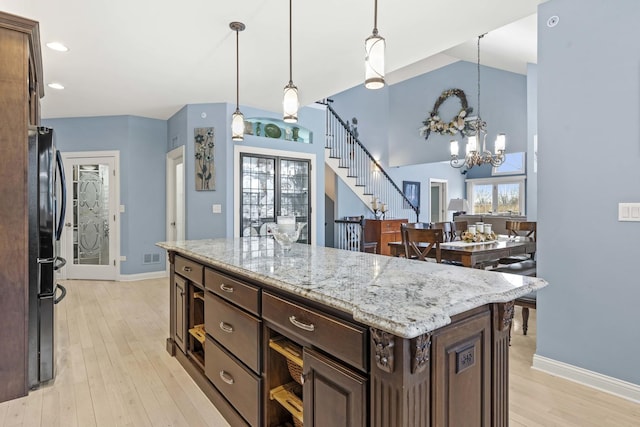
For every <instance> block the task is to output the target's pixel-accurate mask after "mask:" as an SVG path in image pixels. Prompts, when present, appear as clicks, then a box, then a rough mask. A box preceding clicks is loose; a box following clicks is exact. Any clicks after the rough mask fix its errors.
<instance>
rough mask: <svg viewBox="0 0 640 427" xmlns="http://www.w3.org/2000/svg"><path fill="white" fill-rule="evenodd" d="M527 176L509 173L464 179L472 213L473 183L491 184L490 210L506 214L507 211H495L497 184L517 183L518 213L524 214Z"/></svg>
mask: <svg viewBox="0 0 640 427" xmlns="http://www.w3.org/2000/svg"><path fill="white" fill-rule="evenodd" d="M526 181H527V176H526V175H509V176H501V177H493V178H472V179H467V180H465V182H466V184H467V200H468V202H469V208H470V209H471V213H472V214H476V212H475V209H474V206H475V205H474V200H473V196H474V193H473V187H474V186H475V185H491V186H492V191H491V211H492V213H493V214H494V215H501V214H503V213H504V214H506V213H507V212H497V208H498V196H497V193H498V185H500V184H518V185H519V187H520V194H519V201H520V203H519V208H520V212H518V215H526V212H525V197H526V190H527V185H526Z"/></svg>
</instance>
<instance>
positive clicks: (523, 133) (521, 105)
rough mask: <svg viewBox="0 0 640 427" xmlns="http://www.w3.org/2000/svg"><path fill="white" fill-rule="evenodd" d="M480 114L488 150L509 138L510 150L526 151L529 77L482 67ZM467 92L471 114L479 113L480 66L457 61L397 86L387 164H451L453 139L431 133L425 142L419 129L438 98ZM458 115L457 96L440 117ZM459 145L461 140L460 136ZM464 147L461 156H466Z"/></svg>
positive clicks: (391, 110) (391, 101)
mask: <svg viewBox="0 0 640 427" xmlns="http://www.w3.org/2000/svg"><path fill="white" fill-rule="evenodd" d="M480 75H481V85H482V87H481V100H480V101H481V106H480V108H481V111H480V113H481V116H482V118H483V120H485V121H486V122H487V132H488V135H487V148H489V149H490V150H493V144H494V141H495V139H496V135H497V134H498V133H500V132H504V133H506V134H507V151H508V152H518V151H526V149H527V120H526V105H527V104H526V99H527V90H526V78H525V76H523V75H520V74H515V73H510V72H508V71H502V70H498V69H495V68H490V67H484V66H482V67H481V72H480ZM452 88H459V89H462V90H463V91H464V93H465V94H466V96H467V101H468V103H469V106H470V107H473V113H472V115H475V114H476V113H477V112H478V111H477V110H478V105H477V104H478V101H477V65H476V64H473V63H470V62H466V61H459V62H456V63H454V64H451V65H448V66H446V67H443V68H440V69H438V70H435V71H432V72H429V73H426V74H423V75H420V76H417V77H414V78H412V79H409V80H405V81H403V82H400V83H397V84H395V85H393V86H391V88H390V94H389V133H388V135H389V147H390V148H389V164H390V165H391V166H405V165H411V164H418V163H432V162H440V161H445V160H446V161H448V160H449V158H450V152H449V141H450V140H451V139H452V138H451V137H449V136H443V135H439V134H433V133H432V134H431V135H430V136H429V139H428V140H426V141H425V139H424V137H422V136H420V132H419V129H420V127H421V126H422V121H423V120H425V119H426V117H427V116H428V115H429V113H430V112H431V110H432V109H433V105H434V104H435V102H436V100H437V99H438V97H439V96H440V94H441V93H442V92H443V91H444V90H447V89H452ZM459 111H460V102H459V101H458V99H457V98H455V97H453V98H449V99H448V100H447V101H445V102H444V103H443V104H442V107H441V109H440V116H441V117H442V118H443V119H449V118H451V117H453V116H454V115H456V114H457V113H458V112H459ZM456 139H458V141H461V140H462V138H460V137H459V136H458V137H457V138H456ZM463 147H464V145H463V144H461V152H464V148H463Z"/></svg>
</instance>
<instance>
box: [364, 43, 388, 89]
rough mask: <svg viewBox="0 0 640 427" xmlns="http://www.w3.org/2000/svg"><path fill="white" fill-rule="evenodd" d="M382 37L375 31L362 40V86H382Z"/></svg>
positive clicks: (377, 87) (371, 87)
mask: <svg viewBox="0 0 640 427" xmlns="http://www.w3.org/2000/svg"><path fill="white" fill-rule="evenodd" d="M384 49H385V41H384V38H382V37H380V36H379V35H378V32H377V31H374V33H373V34H372V35H371V36H369V37H368V38H367V39H366V40H365V41H364V50H365V56H364V67H365V70H364V78H365V80H364V87H366V88H367V89H380V88H382V87H384Z"/></svg>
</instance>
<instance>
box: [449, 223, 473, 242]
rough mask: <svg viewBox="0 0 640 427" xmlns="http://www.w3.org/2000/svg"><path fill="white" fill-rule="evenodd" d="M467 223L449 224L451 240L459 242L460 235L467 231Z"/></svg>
mask: <svg viewBox="0 0 640 427" xmlns="http://www.w3.org/2000/svg"><path fill="white" fill-rule="evenodd" d="M468 228H469V227H468V224H467V221H454V222H452V223H451V240H452V241H453V240H461V239H462V233H464V232H465V231H467V229H468Z"/></svg>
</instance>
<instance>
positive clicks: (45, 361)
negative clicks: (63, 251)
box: [28, 127, 66, 389]
mask: <svg viewBox="0 0 640 427" xmlns="http://www.w3.org/2000/svg"><path fill="white" fill-rule="evenodd" d="M28 170H29V172H28V188H29V191H28V197H29V346H28V348H29V353H28V366H29V375H28V381H29V387H30V388H32V389H33V388H37V387H38V386H39V385H40V384H42V383H45V382H47V381H49V380H52V379H53V378H54V376H55V351H56V349H55V340H54V331H55V305H56V304H57V303H59V302H60V301H61V300H62V299H63V298H64V296H65V294H66V289H65V288H64V286H62V285H58V284H57V283H56V280H55V277H54V274H55V271H56V270H58V269H60V268H62V267H63V266H64V265H65V263H66V261H65V260H64V258H61V257H59V256H58V246H59V244H58V241H59V240H60V235H61V234H62V227H63V225H64V224H63V223H64V215H65V205H66V188H65V180H64V167H63V165H62V157H61V156H60V152H59V151H57V150H56V149H55V146H54V141H53V129H50V128H46V127H37V128H36V127H31V128H29V169H28Z"/></svg>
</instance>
